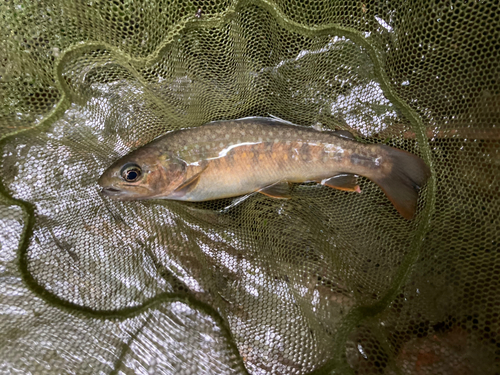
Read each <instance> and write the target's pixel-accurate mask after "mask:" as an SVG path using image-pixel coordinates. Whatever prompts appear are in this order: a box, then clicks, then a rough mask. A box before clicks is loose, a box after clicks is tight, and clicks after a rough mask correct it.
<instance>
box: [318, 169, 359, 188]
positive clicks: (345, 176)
mask: <svg viewBox="0 0 500 375" xmlns="http://www.w3.org/2000/svg"><path fill="white" fill-rule="evenodd" d="M318 182H319V183H320V184H321V185H325V186H328V187H331V188H334V189H338V190H344V191H355V192H358V193H361V189H360V188H359V185H358V176H356V175H354V174H351V173H340V174H338V175H335V176H333V177H330V178H325V179H324V180H321V181H318Z"/></svg>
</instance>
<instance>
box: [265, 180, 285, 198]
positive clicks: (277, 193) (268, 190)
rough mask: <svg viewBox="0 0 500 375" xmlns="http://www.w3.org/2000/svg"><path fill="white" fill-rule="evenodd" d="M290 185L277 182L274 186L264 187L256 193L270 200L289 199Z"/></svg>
mask: <svg viewBox="0 0 500 375" xmlns="http://www.w3.org/2000/svg"><path fill="white" fill-rule="evenodd" d="M290 186H291V185H290V183H289V182H286V181H279V182H276V183H275V184H272V185H269V186H266V187H264V188H262V189H260V190H259V191H258V193H261V194H264V195H267V196H268V197H271V198H279V199H290V198H291V197H292V196H291V195H290Z"/></svg>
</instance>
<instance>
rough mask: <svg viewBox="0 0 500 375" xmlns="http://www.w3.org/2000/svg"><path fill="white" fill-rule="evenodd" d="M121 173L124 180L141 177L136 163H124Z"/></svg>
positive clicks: (128, 180) (134, 179)
mask: <svg viewBox="0 0 500 375" xmlns="http://www.w3.org/2000/svg"><path fill="white" fill-rule="evenodd" d="M121 175H122V177H123V179H124V180H125V181H127V182H135V181H137V180H138V179H139V178H140V177H141V175H142V170H141V167H139V166H138V165H137V164H125V165H124V166H123V168H122V171H121Z"/></svg>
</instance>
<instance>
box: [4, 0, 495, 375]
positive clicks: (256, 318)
mask: <svg viewBox="0 0 500 375" xmlns="http://www.w3.org/2000/svg"><path fill="white" fill-rule="evenodd" d="M0 14H1V15H2V17H1V18H0V29H1V30H2V37H1V45H0V48H1V49H0V51H1V59H0V85H1V88H0V97H1V103H2V107H1V108H0V137H2V138H1V141H0V173H1V174H0V176H1V177H0V182H1V184H0V227H1V230H0V238H1V243H0V245H1V247H0V275H1V278H0V295H1V297H0V301H1V304H0V309H1V313H2V319H1V320H0V331H1V334H0V359H1V361H0V369H1V371H2V373H9V374H10V373H33V374H43V373H61V374H62V373H68V374H97V373H102V374H107V373H113V374H117V373H123V374H148V373H149V374H152V373H154V374H160V373H161V374H177V373H198V374H200V373H209V374H212V373H217V374H222V373H246V372H249V373H252V374H265V373H274V374H305V373H310V372H312V371H316V372H318V373H342V374H344V373H345V374H349V373H356V374H380V373H386V374H419V375H420V374H422V375H424V374H495V373H497V371H499V363H500V342H499V336H498V333H499V332H500V326H499V321H498V319H499V312H500V308H499V306H500V298H499V294H498V293H497V291H498V289H499V288H500V280H499V274H500V252H499V249H500V244H499V242H500V239H499V238H500V220H499V217H500V199H499V192H500V191H499V186H500V178H499V177H500V130H499V127H498V125H499V123H498V122H499V119H500V85H499V74H500V73H499V72H500V69H499V61H500V59H499V52H500V38H499V35H500V9H499V5H498V4H497V3H496V2H488V1H485V2H455V1H451V2H439V1H435V2H427V1H410V2H408V1H405V2H403V1H396V2H390V1H387V2H369V1H366V2H363V1H344V2H332V1H297V0H279V1H270V0H269V1H268V0H258V1H225V2H224V1H183V0H178V1H174V2H171V1H144V2H139V1H129V0H115V1H82V2H69V1H55V0H53V1H39V2H30V1H12V2H3V3H2V4H1V5H0ZM246 116H276V117H279V118H282V119H285V120H288V121H291V122H293V123H296V124H300V125H306V126H320V127H322V128H324V129H343V130H349V131H351V132H352V133H353V134H354V135H355V136H356V137H357V139H358V140H360V141H362V142H366V143H385V144H388V145H390V146H393V147H397V148H400V149H403V150H406V151H409V152H411V153H414V154H417V155H419V156H421V157H422V158H423V159H424V160H425V161H426V163H427V164H428V165H429V166H430V167H431V169H432V177H431V179H430V180H429V181H428V183H427V186H426V187H425V188H424V189H423V190H421V192H420V199H419V214H418V215H417V217H416V218H415V219H414V220H412V221H407V220H404V219H402V218H401V216H400V215H399V214H398V213H397V211H396V210H395V209H394V208H393V207H392V205H391V203H390V202H389V201H388V200H387V198H386V197H385V195H384V194H383V193H382V192H381V191H380V189H379V188H378V187H377V186H376V185H375V184H373V183H372V182H370V181H369V180H367V179H364V178H361V179H360V186H361V190H362V194H350V193H347V192H340V191H334V190H333V189H328V188H326V187H323V186H320V185H315V184H301V185H295V186H294V189H293V194H292V199H290V200H285V201H284V200H275V199H271V198H268V197H265V196H262V195H260V196H252V197H250V198H248V199H246V200H244V201H241V202H239V201H237V200H235V199H223V200H217V201H211V202H203V203H181V202H173V201H158V200H152V201H142V202H116V201H111V200H109V199H106V198H104V197H102V196H101V195H100V194H99V188H98V186H97V179H98V178H99V176H100V175H101V174H102V172H103V171H104V170H105V169H106V168H107V167H108V166H109V165H110V164H111V163H112V162H113V161H114V160H116V159H118V158H119V157H120V156H123V155H125V154H127V153H128V152H130V151H131V150H133V149H135V148H137V147H139V146H142V145H144V144H146V143H148V142H149V141H151V140H152V139H154V138H155V137H157V136H158V135H160V134H163V133H165V132H166V131H169V130H174V129H179V128H186V127H192V126H199V125H202V124H204V123H206V122H208V121H213V120H223V119H236V118H241V117H246Z"/></svg>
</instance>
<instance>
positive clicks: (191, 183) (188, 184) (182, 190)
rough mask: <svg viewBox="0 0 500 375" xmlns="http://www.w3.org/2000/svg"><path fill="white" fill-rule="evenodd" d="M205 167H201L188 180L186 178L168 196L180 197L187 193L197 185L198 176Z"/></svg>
mask: <svg viewBox="0 0 500 375" xmlns="http://www.w3.org/2000/svg"><path fill="white" fill-rule="evenodd" d="M205 169H206V167H205V168H203V169H202V170H201V171H200V172H198V173H196V174H195V175H193V176H191V178H189V179H188V180H186V181H185V182H184V183H183V184H182V185H180V186H179V187H177V189H175V190H174V191H173V192H172V193H171V194H170V196H174V195H175V196H177V197H182V196H184V195H186V194H187V193H189V192H190V191H191V190H193V189H194V188H195V187H196V185H198V182H199V181H200V176H201V174H202V173H203V171H204V170H205Z"/></svg>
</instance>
